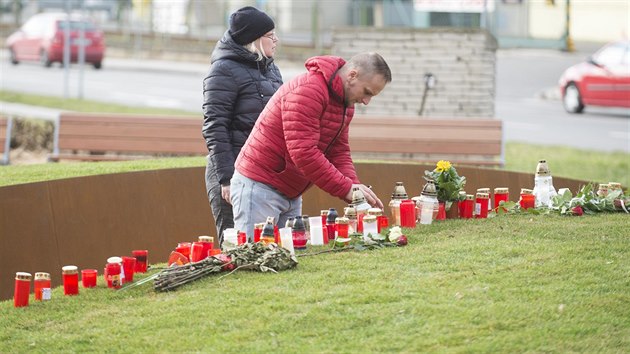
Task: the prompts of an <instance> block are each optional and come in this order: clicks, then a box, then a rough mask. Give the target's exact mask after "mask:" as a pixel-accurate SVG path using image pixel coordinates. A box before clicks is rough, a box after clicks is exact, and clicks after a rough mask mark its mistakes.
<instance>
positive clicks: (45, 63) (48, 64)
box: [39, 49, 52, 68]
mask: <svg viewBox="0 0 630 354" xmlns="http://www.w3.org/2000/svg"><path fill="white" fill-rule="evenodd" d="M39 61H40V63H42V65H43V66H45V67H47V68H50V67H51V66H52V62H51V61H50V59H48V52H46V51H45V50H43V49H42V50H41V51H40V52H39Z"/></svg>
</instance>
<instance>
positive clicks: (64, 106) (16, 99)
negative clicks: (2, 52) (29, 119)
mask: <svg viewBox="0 0 630 354" xmlns="http://www.w3.org/2000/svg"><path fill="white" fill-rule="evenodd" d="M0 101H5V102H13V103H21V104H27V105H32V106H41V107H50V108H55V109H61V110H66V111H76V112H103V113H156V114H178V115H181V114H188V115H193V113H190V112H186V111H181V110H177V109H164V108H147V107H131V106H123V105H117V104H113V103H108V102H99V101H90V100H80V99H73V98H68V99H64V98H61V97H54V96H42V95H33V94H23V93H18V92H13V91H4V90H0Z"/></svg>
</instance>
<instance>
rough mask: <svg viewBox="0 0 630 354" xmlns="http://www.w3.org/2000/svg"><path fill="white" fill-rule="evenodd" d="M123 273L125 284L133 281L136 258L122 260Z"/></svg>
mask: <svg viewBox="0 0 630 354" xmlns="http://www.w3.org/2000/svg"><path fill="white" fill-rule="evenodd" d="M122 266H123V273H125V283H131V282H132V281H133V273H135V270H136V257H123V258H122Z"/></svg>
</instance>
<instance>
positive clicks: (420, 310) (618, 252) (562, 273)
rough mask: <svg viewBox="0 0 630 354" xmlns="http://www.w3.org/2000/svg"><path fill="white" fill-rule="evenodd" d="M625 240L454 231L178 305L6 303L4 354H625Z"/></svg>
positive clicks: (557, 226) (232, 286)
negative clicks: (118, 353)
mask: <svg viewBox="0 0 630 354" xmlns="http://www.w3.org/2000/svg"><path fill="white" fill-rule="evenodd" d="M629 229H630V217H628V216H627V215H624V214H614V215H612V214H608V215H598V216H589V217H560V216H551V215H546V216H545V215H539V216H529V215H509V216H502V217H497V218H494V219H488V220H466V221H465V220H447V221H445V222H440V223H437V224H433V225H429V226H423V227H418V228H416V229H413V230H406V231H407V234H408V235H409V240H410V243H409V245H408V246H406V247H402V248H387V249H382V250H375V251H363V252H345V253H335V254H321V255H317V256H313V257H300V258H299V261H300V264H299V265H298V267H297V268H295V269H293V270H290V271H286V272H281V273H279V274H268V273H265V274H262V273H251V272H237V273H234V274H232V275H230V276H228V277H225V278H222V279H218V276H210V277H207V278H205V279H203V280H200V281H197V282H195V283H192V284H189V285H187V286H184V287H182V288H181V289H179V290H177V291H174V292H171V293H156V292H154V291H153V290H152V288H151V285H150V283H148V284H145V285H142V286H140V287H136V288H134V289H130V290H125V291H113V290H110V289H107V288H105V287H104V283H103V280H102V277H99V287H98V288H96V289H81V292H80V294H79V296H76V297H66V296H64V295H63V293H62V289H61V288H56V289H54V291H53V294H52V297H53V299H52V300H51V301H49V302H45V303H34V302H31V305H30V306H29V307H27V308H20V309H15V308H13V307H12V302H11V301H4V302H1V303H0V352H26V351H29V352H32V351H38V352H51V351H52V352H55V351H73V352H85V351H103V352H105V351H121V352H184V351H195V352H196V351H213V352H219V351H230V352H233V351H238V352H272V351H274V352H363V351H370V352H392V351H404V352H443V351H453V352H603V353H621V352H627V351H628V348H630V306H629V304H630V291H628V290H629V289H630V246H628V241H629V239H628V237H629V236H628V230H629ZM154 272H155V271H154ZM149 274H151V272H150V273H149ZM31 301H32V297H31Z"/></svg>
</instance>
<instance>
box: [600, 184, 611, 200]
mask: <svg viewBox="0 0 630 354" xmlns="http://www.w3.org/2000/svg"><path fill="white" fill-rule="evenodd" d="M608 187H609V186H608V183H600V184H599V185H598V188H597V195H598V196H600V197H605V196H607V195H608Z"/></svg>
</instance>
